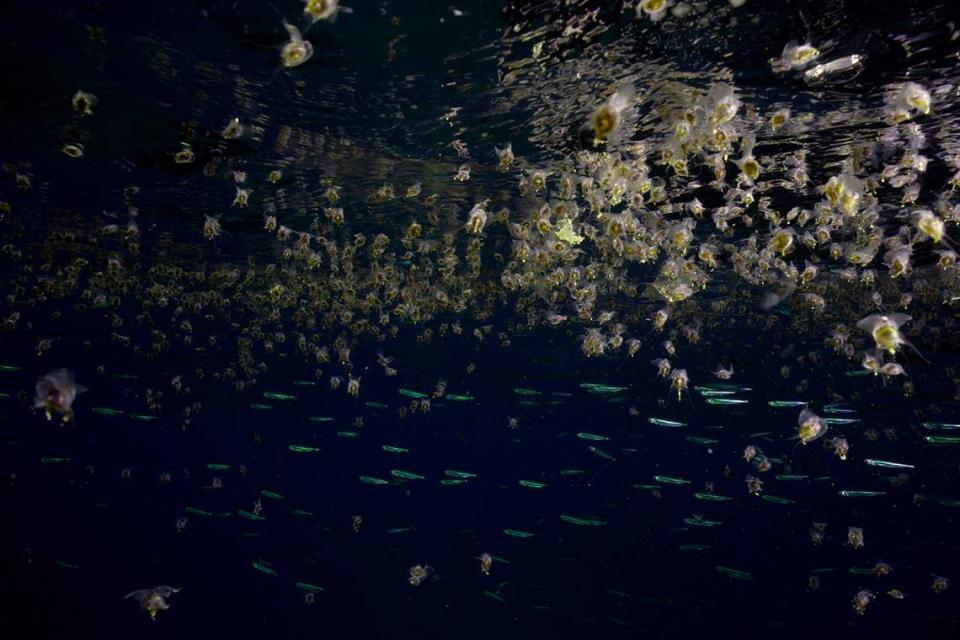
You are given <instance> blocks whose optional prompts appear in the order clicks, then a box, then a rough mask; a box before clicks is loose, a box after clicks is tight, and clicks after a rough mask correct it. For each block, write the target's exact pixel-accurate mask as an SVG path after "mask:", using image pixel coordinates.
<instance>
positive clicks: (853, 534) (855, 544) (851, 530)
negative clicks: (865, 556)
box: [847, 527, 863, 549]
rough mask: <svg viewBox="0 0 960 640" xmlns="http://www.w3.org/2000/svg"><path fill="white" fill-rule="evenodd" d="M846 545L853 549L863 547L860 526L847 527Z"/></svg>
mask: <svg viewBox="0 0 960 640" xmlns="http://www.w3.org/2000/svg"><path fill="white" fill-rule="evenodd" d="M847 546H848V547H851V548H853V549H862V548H863V529H862V528H860V527H847Z"/></svg>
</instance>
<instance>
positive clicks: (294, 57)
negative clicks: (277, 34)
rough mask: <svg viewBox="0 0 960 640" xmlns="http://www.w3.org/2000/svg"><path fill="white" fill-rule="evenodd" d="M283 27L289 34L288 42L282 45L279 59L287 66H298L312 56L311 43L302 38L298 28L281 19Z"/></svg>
mask: <svg viewBox="0 0 960 640" xmlns="http://www.w3.org/2000/svg"><path fill="white" fill-rule="evenodd" d="M283 28H284V29H286V30H287V34H288V35H289V36H290V42H288V43H287V44H285V45H283V49H281V51H280V60H281V62H282V63H283V66H285V67H287V68H290V67H297V66H300V65H301V64H303V63H304V62H306V61H307V60H309V59H310V57H311V56H313V45H312V44H311V43H310V42H309V41H308V40H304V39H303V35H301V33H300V30H299V29H297V28H296V27H295V26H293V25H292V24H290V23H289V22H287V21H286V20H284V21H283Z"/></svg>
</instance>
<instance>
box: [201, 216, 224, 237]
mask: <svg viewBox="0 0 960 640" xmlns="http://www.w3.org/2000/svg"><path fill="white" fill-rule="evenodd" d="M219 235H220V216H204V219H203V237H204V238H206V239H207V240H213V239H215V238H216V237H217V236H219Z"/></svg>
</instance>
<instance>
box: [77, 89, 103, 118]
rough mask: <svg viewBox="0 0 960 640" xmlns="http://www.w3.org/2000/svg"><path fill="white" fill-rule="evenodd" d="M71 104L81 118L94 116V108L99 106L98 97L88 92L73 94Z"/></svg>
mask: <svg viewBox="0 0 960 640" xmlns="http://www.w3.org/2000/svg"><path fill="white" fill-rule="evenodd" d="M71 104H72V105H73V110H74V111H76V112H77V113H79V114H80V115H81V116H92V115H93V108H94V107H95V106H96V105H97V96H95V95H93V94H92V93H87V92H86V91H82V90H78V91H77V92H76V93H75V94H73V99H72V100H71Z"/></svg>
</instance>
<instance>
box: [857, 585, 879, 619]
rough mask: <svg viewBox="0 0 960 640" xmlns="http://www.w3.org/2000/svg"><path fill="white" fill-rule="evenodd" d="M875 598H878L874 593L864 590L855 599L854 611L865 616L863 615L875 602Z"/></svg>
mask: <svg viewBox="0 0 960 640" xmlns="http://www.w3.org/2000/svg"><path fill="white" fill-rule="evenodd" d="M875 598H876V596H875V595H873V592H872V591H867V590H866V589H862V590H861V591H859V592H857V595H855V596H854V597H853V608H854V610H855V611H856V612H857V613H859V614H860V615H863V613H864V612H865V611H866V610H867V605H868V604H870V603H871V602H873V601H874V599H875Z"/></svg>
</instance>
